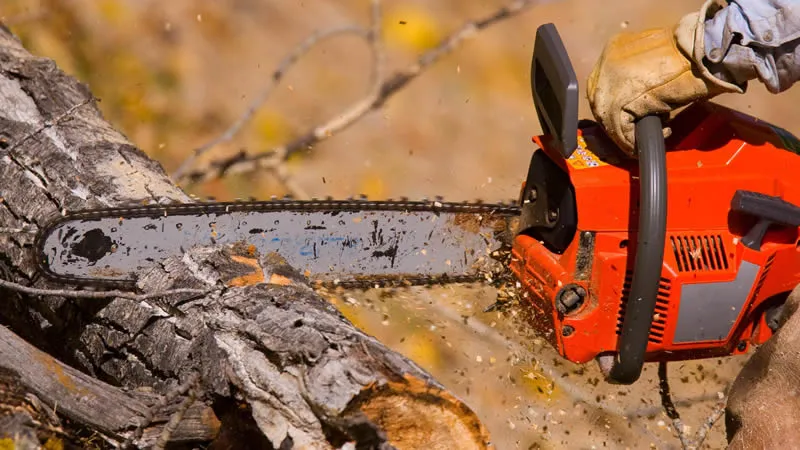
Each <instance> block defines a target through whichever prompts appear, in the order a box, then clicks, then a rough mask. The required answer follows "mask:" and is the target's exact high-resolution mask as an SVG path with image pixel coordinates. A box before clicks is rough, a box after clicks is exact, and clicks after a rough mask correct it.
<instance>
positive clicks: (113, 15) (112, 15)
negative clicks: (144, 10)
mask: <svg viewBox="0 0 800 450" xmlns="http://www.w3.org/2000/svg"><path fill="white" fill-rule="evenodd" d="M99 7H100V15H101V16H103V18H104V19H106V20H107V21H109V22H110V23H120V22H122V21H123V20H124V19H125V17H127V16H128V14H127V11H125V5H124V4H123V3H122V2H120V1H118V0H101V1H100V2H99Z"/></svg>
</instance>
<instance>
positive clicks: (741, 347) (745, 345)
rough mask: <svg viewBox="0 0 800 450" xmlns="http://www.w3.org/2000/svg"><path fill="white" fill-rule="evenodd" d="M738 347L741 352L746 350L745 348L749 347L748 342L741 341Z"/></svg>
mask: <svg viewBox="0 0 800 450" xmlns="http://www.w3.org/2000/svg"><path fill="white" fill-rule="evenodd" d="M736 349H737V350H739V351H740V352H743V351H745V349H747V342H745V341H740V342H739V344H738V345H737V346H736Z"/></svg>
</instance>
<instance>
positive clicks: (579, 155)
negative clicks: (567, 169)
mask: <svg viewBox="0 0 800 450" xmlns="http://www.w3.org/2000/svg"><path fill="white" fill-rule="evenodd" d="M567 163H569V165H570V166H572V167H573V168H574V169H589V168H592V167H600V166H607V165H608V163H606V162H604V161H602V160H601V159H600V158H598V157H597V155H595V154H594V153H593V152H592V151H591V150H589V149H588V148H587V147H586V140H584V139H583V136H578V148H577V149H575V151H574V152H573V153H572V156H570V157H569V159H567Z"/></svg>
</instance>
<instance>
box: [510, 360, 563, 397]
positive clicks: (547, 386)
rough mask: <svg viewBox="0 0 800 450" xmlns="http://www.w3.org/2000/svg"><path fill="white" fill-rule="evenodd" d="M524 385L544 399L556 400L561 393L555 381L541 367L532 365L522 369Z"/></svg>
mask: <svg viewBox="0 0 800 450" xmlns="http://www.w3.org/2000/svg"><path fill="white" fill-rule="evenodd" d="M520 378H521V379H522V385H523V386H525V388H526V389H527V390H528V391H529V392H530V393H532V394H533V396H534V397H538V398H541V399H544V400H555V399H556V398H558V397H559V396H560V395H561V392H560V391H559V389H558V388H557V387H556V385H555V383H553V381H552V380H551V379H550V378H548V377H547V376H546V375H545V374H543V373H542V372H541V371H540V370H539V369H537V368H535V367H531V368H530V369H522V377H520Z"/></svg>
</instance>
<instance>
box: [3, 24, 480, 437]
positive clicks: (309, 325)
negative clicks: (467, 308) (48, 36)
mask: <svg viewBox="0 0 800 450" xmlns="http://www.w3.org/2000/svg"><path fill="white" fill-rule="evenodd" d="M190 201H191V199H190V198H189V197H188V196H187V195H186V194H185V193H184V192H182V191H181V190H180V189H179V188H178V187H176V186H175V185H174V184H173V183H171V182H170V180H169V179H168V177H167V175H166V174H165V172H164V171H163V169H162V167H161V166H160V165H159V164H158V163H156V162H154V161H152V160H150V159H149V158H148V157H147V156H146V155H145V154H144V153H143V152H142V151H141V150H139V149H138V148H136V147H135V146H134V145H132V144H131V143H130V142H129V141H128V140H127V139H126V138H125V136H123V135H122V134H121V133H120V132H118V131H117V130H115V129H114V128H113V127H112V126H111V125H110V124H108V123H107V122H106V121H105V120H103V118H102V116H101V114H100V112H99V110H98V109H97V107H96V104H95V99H94V98H93V97H92V95H91V92H90V91H89V89H88V88H87V87H86V86H85V85H83V84H81V83H79V82H77V81H76V80H75V79H73V78H72V77H69V76H67V75H66V74H64V73H63V72H62V71H60V70H59V69H58V67H56V65H55V64H54V63H53V62H52V61H51V60H48V59H43V58H38V57H35V56H33V55H31V54H30V53H29V52H27V51H26V50H25V49H24V48H23V47H22V45H21V44H20V43H19V42H18V41H17V40H16V39H15V38H14V36H13V35H12V34H11V32H10V31H8V30H7V29H5V28H3V29H0V227H2V228H3V231H2V232H0V278H2V279H4V280H7V281H10V282H13V283H17V284H19V285H24V286H35V287H38V288H48V289H68V290H73V289H74V287H71V286H53V285H52V283H50V284H48V282H46V281H45V280H43V279H41V278H40V277H39V275H38V272H37V269H36V255H35V253H34V251H33V247H32V244H33V242H34V239H35V234H34V233H33V232H31V231H30V230H32V231H34V232H35V230H36V229H38V228H39V227H41V226H43V225H44V224H45V223H47V221H48V220H49V219H52V218H53V217H56V216H58V214H60V213H63V212H64V211H71V210H76V209H86V208H95V207H111V206H121V205H130V204H142V203H146V202H162V203H163V202H190ZM15 230H16V231H15ZM198 269H200V270H198ZM208 283H211V284H214V283H219V284H224V285H225V286H226V287H227V289H225V290H223V291H218V292H216V293H214V294H210V295H207V296H201V297H196V298H187V297H186V296H184V297H182V298H173V297H161V298H157V299H153V300H141V299H136V300H134V299H127V298H121V297H116V298H109V299H88V298H81V299H74V298H65V297H64V296H63V295H62V296H53V295H47V296H39V295H28V294H23V293H20V292H19V289H16V290H15V289H12V288H4V289H0V323H2V324H3V325H5V326H0V444H2V443H3V441H2V439H4V438H5V439H12V440H15V441H16V443H17V444H19V446H18V447H19V448H34V447H35V444H36V443H37V442H43V441H44V440H46V439H56V440H61V441H62V442H64V443H69V442H73V443H74V444H75V445H76V446H78V447H92V446H98V447H103V446H106V445H108V444H111V445H114V446H116V445H119V444H121V443H123V442H126V441H128V442H132V443H133V444H134V445H135V446H138V447H144V446H153V445H156V444H157V443H158V441H159V439H165V438H166V437H167V435H164V436H163V437H162V433H164V430H165V429H167V430H168V431H170V433H169V436H168V437H169V439H170V440H171V441H173V442H184V443H187V444H189V445H191V444H193V443H194V444H196V443H198V442H208V441H214V442H215V443H214V444H212V445H211V448H244V447H246V448H309V449H328V448H341V447H343V446H346V447H348V448H401V449H402V448H420V447H424V448H434V449H435V448H460V449H470V448H474V449H479V448H489V447H490V444H489V443H488V434H487V432H486V430H485V429H484V427H483V426H482V424H481V423H480V421H479V420H478V418H477V416H476V415H475V414H474V412H473V411H471V410H470V409H469V408H468V407H467V406H466V405H465V404H464V403H463V402H461V401H460V400H459V399H457V398H456V397H454V396H453V395H451V394H450V393H449V392H447V390H445V389H444V388H443V387H442V386H441V385H440V384H438V383H437V382H436V381H435V380H434V379H432V377H431V376H430V375H428V374H427V373H425V372H424V371H423V370H422V369H420V368H419V367H418V366H416V365H415V364H414V363H413V362H411V361H409V360H408V359H406V358H404V357H402V356H401V355H398V354H396V353H394V352H392V351H391V350H389V349H388V348H386V347H385V346H383V345H382V344H381V343H380V342H378V341H376V340H375V339H373V338H372V337H370V336H367V335H365V334H364V333H362V332H361V331H359V330H358V329H356V328H355V327H354V326H353V325H352V324H351V323H349V322H348V321H347V320H346V319H345V318H344V317H343V316H342V315H341V314H340V313H339V312H338V311H337V310H336V309H335V308H334V307H333V306H332V305H330V304H328V303H327V302H325V301H324V300H323V299H322V298H321V297H320V296H318V295H317V294H316V293H315V292H314V291H313V290H312V289H311V288H310V287H309V286H308V285H307V284H306V283H305V280H304V278H303V277H302V276H301V275H299V274H298V273H296V272H295V271H294V270H293V269H292V268H291V267H288V266H287V265H286V264H285V263H284V262H283V261H282V260H281V259H280V258H279V257H278V256H277V255H255V254H251V253H249V252H248V251H247V250H246V249H242V248H238V247H233V248H228V247H221V246H219V247H212V248H194V249H191V250H188V251H187V254H186V255H184V257H183V258H178V259H175V260H170V261H166V262H164V264H163V265H162V270H158V271H154V272H150V273H148V274H147V276H145V277H143V278H142V279H141V280H140V282H139V285H138V288H139V289H140V291H141V292H142V293H152V292H161V291H163V290H165V289H170V288H173V287H182V288H186V287H189V288H191V287H194V288H208V286H209V284H208ZM170 420H172V421H173V422H174V423H173V424H170V423H169V421H170ZM26 443H27V444H28V445H26ZM348 443H350V444H348ZM160 445H161V444H157V446H160ZM0 447H2V445H0ZM190 448H191V447H190Z"/></svg>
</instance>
